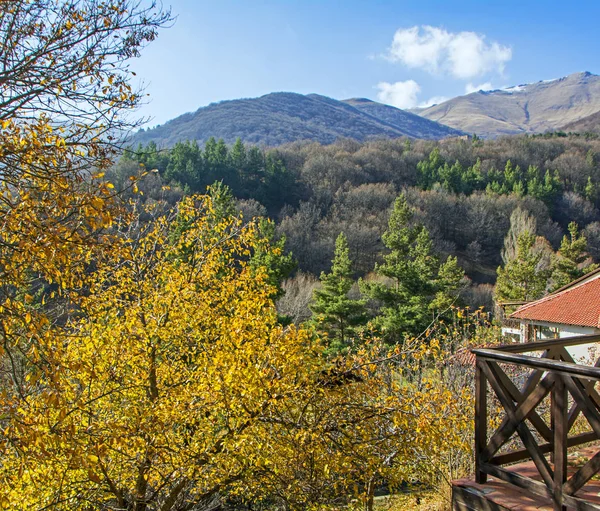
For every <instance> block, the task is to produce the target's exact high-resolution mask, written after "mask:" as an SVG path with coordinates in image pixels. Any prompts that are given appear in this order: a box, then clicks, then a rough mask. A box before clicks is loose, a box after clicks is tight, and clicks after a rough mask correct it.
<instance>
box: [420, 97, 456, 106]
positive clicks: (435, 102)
mask: <svg viewBox="0 0 600 511" xmlns="http://www.w3.org/2000/svg"><path fill="white" fill-rule="evenodd" d="M449 99H450V98H447V97H446V96H433V97H431V98H429V99H428V100H427V101H423V102H421V103H419V108H428V107H430V106H433V105H439V104H440V103H443V102H444V101H448V100H449Z"/></svg>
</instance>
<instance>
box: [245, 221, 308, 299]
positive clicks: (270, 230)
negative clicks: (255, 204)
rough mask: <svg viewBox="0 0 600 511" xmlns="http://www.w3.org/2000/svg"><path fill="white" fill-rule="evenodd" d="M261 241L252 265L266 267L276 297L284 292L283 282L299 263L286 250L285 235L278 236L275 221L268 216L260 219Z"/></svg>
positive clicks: (251, 260) (254, 267)
mask: <svg viewBox="0 0 600 511" xmlns="http://www.w3.org/2000/svg"><path fill="white" fill-rule="evenodd" d="M258 231H259V233H260V242H259V243H258V244H257V247H256V250H255V251H254V253H253V254H252V256H251V258H250V267H251V268H253V269H257V268H259V267H262V268H265V269H266V271H267V274H268V276H269V284H271V285H272V286H273V288H275V290H276V291H275V297H280V296H281V295H282V294H283V290H282V288H281V283H282V282H283V281H284V280H285V279H286V278H288V277H289V276H290V275H291V273H292V272H293V271H294V270H295V269H296V266H297V263H296V260H295V259H294V257H293V255H292V254H291V253H286V251H285V236H281V237H279V238H277V236H276V235H275V223H274V222H273V221H272V220H270V219H268V218H261V219H260V220H259V221H258Z"/></svg>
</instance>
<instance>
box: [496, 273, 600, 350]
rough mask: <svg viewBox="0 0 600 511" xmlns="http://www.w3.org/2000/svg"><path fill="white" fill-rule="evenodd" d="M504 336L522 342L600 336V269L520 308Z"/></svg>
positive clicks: (509, 319)
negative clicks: (599, 334)
mask: <svg viewBox="0 0 600 511" xmlns="http://www.w3.org/2000/svg"><path fill="white" fill-rule="evenodd" d="M502 333H503V334H504V335H505V336H508V337H512V338H513V339H514V340H517V341H521V342H530V341H538V340H544V339H559V338H565V337H574V336H579V335H591V334H598V333H600V268H599V269H597V270H595V271H592V272H590V273H588V274H587V275H584V276H583V277H581V278H579V279H577V280H575V281H573V282H571V283H570V284H568V285H566V286H564V287H562V288H560V289H558V290H556V291H554V292H553V293H550V294H549V295H547V296H545V297H544V298H541V299H539V300H536V301H534V302H529V303H526V304H524V305H521V306H520V307H519V308H518V309H517V310H516V311H515V312H513V313H512V314H510V315H509V317H508V321H507V322H506V324H505V326H504V327H503V328H502ZM582 349H583V347H582ZM579 351H580V353H577V355H578V356H583V355H584V354H583V353H582V352H581V350H579Z"/></svg>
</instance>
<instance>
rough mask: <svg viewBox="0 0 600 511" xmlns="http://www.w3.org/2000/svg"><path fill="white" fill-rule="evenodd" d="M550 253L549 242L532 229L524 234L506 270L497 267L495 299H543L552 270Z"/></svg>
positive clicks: (518, 241)
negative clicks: (545, 257) (549, 261)
mask: <svg viewBox="0 0 600 511" xmlns="http://www.w3.org/2000/svg"><path fill="white" fill-rule="evenodd" d="M548 250H551V249H550V248H549V246H548V242H547V241H546V240H545V239H544V238H542V237H537V236H536V235H535V234H534V233H532V232H530V231H529V230H524V231H522V232H521V233H520V234H519V235H518V237H517V242H516V251H515V254H514V256H513V257H512V258H511V259H509V260H508V262H507V263H506V264H505V266H504V267H502V266H500V267H499V268H498V279H497V281H496V291H495V294H496V299H497V300H498V301H500V302H503V301H531V300H536V299H537V298H540V297H541V296H543V294H544V292H545V291H546V287H547V285H548V278H549V277H550V269H549V268H548V265H547V264H546V263H545V260H544V256H545V253H546V252H547V251H548Z"/></svg>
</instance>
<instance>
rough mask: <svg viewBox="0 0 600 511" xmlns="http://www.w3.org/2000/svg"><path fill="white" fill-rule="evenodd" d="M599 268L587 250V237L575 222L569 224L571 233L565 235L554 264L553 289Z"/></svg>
mask: <svg viewBox="0 0 600 511" xmlns="http://www.w3.org/2000/svg"><path fill="white" fill-rule="evenodd" d="M596 268H597V265H595V264H592V260H591V258H590V256H589V254H588V252H587V239H586V237H585V236H584V235H583V233H581V234H580V233H579V229H578V227H577V224H576V223H575V222H571V223H570V224H569V235H568V236H567V235H565V236H564V237H563V239H562V242H561V244H560V248H559V249H558V252H557V254H556V256H555V257H554V260H553V264H552V281H551V288H550V289H551V291H554V290H556V289H559V288H561V287H563V286H566V285H567V284H569V283H570V282H572V281H574V280H576V279H578V278H579V277H583V275H585V274H586V273H588V272H590V271H592V270H594V269H596Z"/></svg>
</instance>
